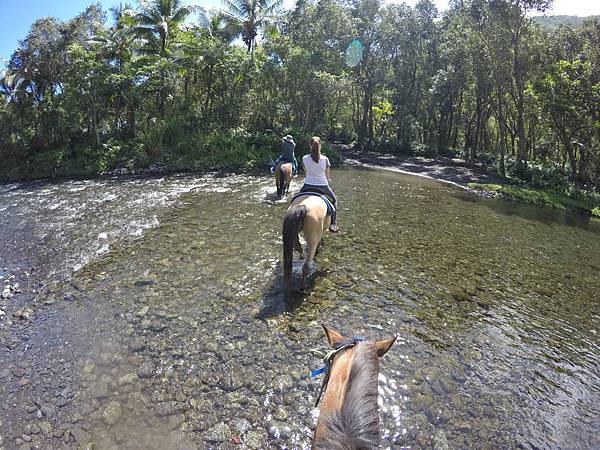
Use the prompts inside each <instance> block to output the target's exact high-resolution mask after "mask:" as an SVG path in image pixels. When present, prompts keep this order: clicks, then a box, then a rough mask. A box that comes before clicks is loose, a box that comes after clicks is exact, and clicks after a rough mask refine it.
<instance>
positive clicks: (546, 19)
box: [533, 16, 600, 31]
mask: <svg viewBox="0 0 600 450" xmlns="http://www.w3.org/2000/svg"><path fill="white" fill-rule="evenodd" d="M593 17H596V18H600V16H587V17H580V16H536V17H534V18H533V21H534V22H536V23H539V24H540V25H541V27H542V28H543V29H544V30H546V31H550V30H553V29H555V28H558V27H559V26H560V25H570V26H572V27H579V26H581V24H583V22H585V21H586V20H587V19H591V18H593Z"/></svg>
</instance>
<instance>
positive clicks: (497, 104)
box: [0, 0, 600, 190]
mask: <svg viewBox="0 0 600 450" xmlns="http://www.w3.org/2000/svg"><path fill="white" fill-rule="evenodd" d="M115 3H116V2H115ZM451 3H452V5H451V7H450V8H449V9H448V10H447V11H445V12H443V13H440V11H438V10H437V9H436V7H435V5H434V3H433V2H432V1H430V0H420V1H418V2H417V3H416V5H415V6H414V7H413V6H409V5H406V4H400V5H399V4H394V3H386V2H384V1H382V0H350V1H341V0H319V1H316V0H307V1H302V2H297V3H296V4H295V6H294V7H293V8H292V9H291V10H282V9H281V8H279V7H278V4H279V2H278V1H276V0H261V1H260V2H255V1H250V0H227V1H225V2H224V5H223V11H206V10H203V9H202V8H199V7H194V6H190V5H184V4H183V2H182V1H179V0H149V1H144V2H138V3H135V4H132V5H131V6H128V5H120V6H115V7H114V8H111V9H110V10H109V11H105V10H103V9H102V8H101V6H100V5H99V4H96V5H92V6H90V7H88V8H87V9H86V10H85V11H83V12H82V13H81V14H79V15H78V16H76V17H74V18H72V19H70V20H66V21H62V20H59V19H56V18H53V17H44V18H40V19H38V20H36V21H35V22H34V23H33V24H32V26H31V28H30V30H29V32H28V33H27V35H26V37H25V38H24V39H23V40H22V41H20V42H19V44H18V46H17V48H16V49H15V51H14V52H13V54H12V56H11V58H10V61H9V62H8V64H7V66H6V69H5V70H3V71H2V73H1V74H0V160H1V161H2V164H1V165H0V179H2V180H13V179H23V178H39V177H47V176H88V175H93V174H96V173H101V172H103V171H106V170H112V169H114V168H118V167H119V166H120V165H131V166H132V167H145V166H152V165H154V164H157V163H161V164H162V166H164V167H168V168H170V169H172V170H182V169H184V170H188V169H202V168H210V167H226V168H228V169H235V170H239V169H244V168H247V167H248V166H250V167H253V166H256V165H260V164H262V163H263V162H262V161H263V160H265V159H267V158H268V159H270V158H271V152H273V151H274V150H276V149H273V147H276V145H277V136H281V135H283V134H286V133H287V132H288V131H289V130H296V132H294V133H292V134H294V136H295V137H297V138H298V137H299V136H300V135H302V136H303V137H304V136H310V135H319V136H321V137H323V138H324V140H325V141H329V142H333V141H341V142H346V143H350V142H355V143H356V148H357V149H360V150H374V151H379V152H384V153H401V152H403V153H410V154H416V155H424V156H430V155H432V156H435V155H456V156H460V157H462V158H464V159H465V160H467V161H474V160H477V161H483V162H485V163H486V164H487V165H488V166H489V167H490V168H493V170H495V171H497V173H498V174H499V175H501V176H504V175H508V176H510V177H511V178H516V179H519V180H522V181H524V182H528V181H529V178H531V176H532V171H535V170H537V168H539V167H542V168H543V170H545V171H547V172H548V173H551V174H557V176H558V177H559V178H560V179H561V180H560V181H561V183H567V184H574V185H577V186H578V188H582V189H587V190H594V189H596V190H597V189H598V188H599V186H600V109H599V108H598V105H600V20H598V18H593V17H592V18H588V19H585V20H582V21H581V23H579V22H577V23H575V22H573V21H565V20H562V19H561V20H558V19H557V21H558V22H564V23H563V24H560V25H557V26H554V25H553V26H550V27H546V28H544V27H543V26H541V25H540V24H539V23H537V22H536V20H533V19H531V18H530V17H529V16H530V13H531V12H532V11H537V12H544V11H546V10H547V8H548V5H549V3H550V2H549V1H548V0H463V1H460V2H458V1H457V2H451ZM545 20H546V22H547V21H548V20H549V19H545ZM538 21H539V20H538ZM258 36H260V39H257V37H258ZM240 43H243V45H240ZM269 130H275V132H276V133H275V132H270V131H269ZM270 133H271V134H270ZM271 138H272V139H271ZM267 147H270V149H269V151H267ZM299 149H300V150H302V149H303V147H302V146H299Z"/></svg>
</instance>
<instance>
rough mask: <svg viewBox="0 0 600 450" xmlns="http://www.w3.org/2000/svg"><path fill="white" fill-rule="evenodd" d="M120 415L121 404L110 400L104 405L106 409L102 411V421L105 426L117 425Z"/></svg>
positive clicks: (121, 410) (121, 411)
mask: <svg viewBox="0 0 600 450" xmlns="http://www.w3.org/2000/svg"><path fill="white" fill-rule="evenodd" d="M122 413H123V409H122V408H121V404H120V403H119V402H118V401H116V400H111V401H110V402H109V403H108V405H106V408H104V411H102V419H103V420H104V423H106V424H107V425H114V424H115V423H117V420H119V417H121V414H122Z"/></svg>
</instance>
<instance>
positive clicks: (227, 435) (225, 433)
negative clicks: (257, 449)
mask: <svg viewBox="0 0 600 450" xmlns="http://www.w3.org/2000/svg"><path fill="white" fill-rule="evenodd" d="M232 436H233V434H232V432H231V429H230V428H229V426H228V425H227V424H225V423H223V422H219V423H218V424H217V425H215V426H214V427H212V428H210V429H209V430H208V431H207V432H206V433H204V440H205V441H208V442H226V441H228V440H229V439H231V437H232Z"/></svg>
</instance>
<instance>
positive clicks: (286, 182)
mask: <svg viewBox="0 0 600 450" xmlns="http://www.w3.org/2000/svg"><path fill="white" fill-rule="evenodd" d="M293 173H294V168H293V167H292V164H291V163H279V164H278V165H277V167H275V185H276V186H277V199H278V200H281V199H282V198H283V196H284V195H287V194H288V193H289V191H290V183H291V182H292V176H293Z"/></svg>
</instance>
